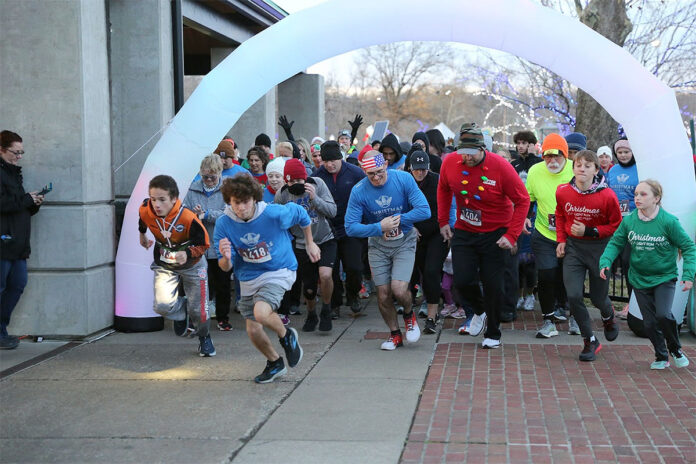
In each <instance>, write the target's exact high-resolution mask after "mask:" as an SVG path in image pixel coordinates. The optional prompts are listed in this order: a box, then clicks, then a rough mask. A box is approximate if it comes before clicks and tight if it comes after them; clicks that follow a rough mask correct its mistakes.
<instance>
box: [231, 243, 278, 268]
mask: <svg viewBox="0 0 696 464" xmlns="http://www.w3.org/2000/svg"><path fill="white" fill-rule="evenodd" d="M238 251H239V255H240V256H241V257H242V259H243V260H244V261H246V262H247V263H253V264H258V263H265V262H266V261H270V260H271V252H270V251H269V250H268V246H267V245H266V242H260V243H258V244H257V245H256V246H253V247H251V248H239V249H238Z"/></svg>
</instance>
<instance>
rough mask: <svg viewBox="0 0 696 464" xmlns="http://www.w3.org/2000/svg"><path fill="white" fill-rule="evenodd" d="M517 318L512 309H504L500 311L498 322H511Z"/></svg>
mask: <svg viewBox="0 0 696 464" xmlns="http://www.w3.org/2000/svg"><path fill="white" fill-rule="evenodd" d="M515 319H517V314H515V313H514V312H512V311H505V312H501V313H500V317H499V320H500V322H512V321H514V320H515Z"/></svg>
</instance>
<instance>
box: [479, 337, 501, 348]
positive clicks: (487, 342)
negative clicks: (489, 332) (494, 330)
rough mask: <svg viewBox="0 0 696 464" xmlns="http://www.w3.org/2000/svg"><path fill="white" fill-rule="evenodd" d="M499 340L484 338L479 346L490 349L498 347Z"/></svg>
mask: <svg viewBox="0 0 696 464" xmlns="http://www.w3.org/2000/svg"><path fill="white" fill-rule="evenodd" d="M500 345H501V343H500V340H495V339H493V338H484V339H483V341H482V342H481V348H484V349H487V350H488V349H491V348H500Z"/></svg>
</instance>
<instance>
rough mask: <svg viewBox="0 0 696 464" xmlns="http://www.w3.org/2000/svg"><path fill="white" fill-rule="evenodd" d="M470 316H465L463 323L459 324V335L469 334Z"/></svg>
mask: <svg viewBox="0 0 696 464" xmlns="http://www.w3.org/2000/svg"><path fill="white" fill-rule="evenodd" d="M472 317H473V316H472ZM472 317H467V318H466V320H465V321H464V323H463V324H462V325H461V326H459V330H458V332H459V335H469V326H470V325H471V319H472Z"/></svg>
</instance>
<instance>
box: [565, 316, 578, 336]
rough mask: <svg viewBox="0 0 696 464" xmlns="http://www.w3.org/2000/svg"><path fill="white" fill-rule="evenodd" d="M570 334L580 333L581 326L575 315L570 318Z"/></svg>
mask: <svg viewBox="0 0 696 464" xmlns="http://www.w3.org/2000/svg"><path fill="white" fill-rule="evenodd" d="M568 335H580V327H579V326H578V323H577V322H576V321H575V317H573V316H570V318H568Z"/></svg>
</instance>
